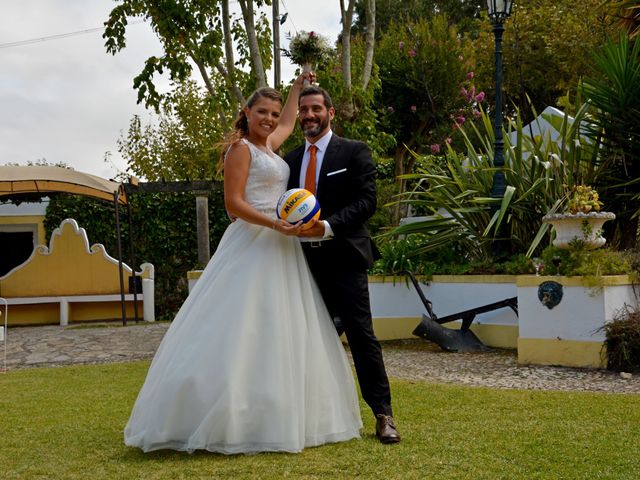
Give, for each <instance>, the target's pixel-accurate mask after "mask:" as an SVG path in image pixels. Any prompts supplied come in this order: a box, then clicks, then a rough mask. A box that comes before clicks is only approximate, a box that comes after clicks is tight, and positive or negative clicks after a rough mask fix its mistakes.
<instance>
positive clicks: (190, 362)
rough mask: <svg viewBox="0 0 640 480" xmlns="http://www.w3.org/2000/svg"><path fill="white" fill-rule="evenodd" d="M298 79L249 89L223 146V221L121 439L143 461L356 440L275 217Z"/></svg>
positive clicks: (331, 360) (301, 275)
mask: <svg viewBox="0 0 640 480" xmlns="http://www.w3.org/2000/svg"><path fill="white" fill-rule="evenodd" d="M308 75H309V74H303V75H301V76H300V77H298V78H297V79H296V81H295V82H294V84H293V86H292V88H291V91H290V93H289V97H288V99H287V102H286V104H285V106H284V107H282V97H281V95H280V94H279V93H278V92H277V91H276V90H274V89H271V88H261V89H258V90H257V91H255V92H254V93H253V94H252V95H251V97H250V98H249V99H248V101H247V105H246V106H245V107H244V108H243V110H242V111H241V112H240V115H239V117H238V119H237V121H236V124H235V127H236V130H235V131H234V132H233V134H232V135H231V136H230V137H229V140H228V142H227V144H226V148H225V149H224V150H225V152H226V153H225V155H224V158H223V162H224V199H225V205H226V208H227V210H228V212H229V214H230V215H231V216H233V217H234V218H236V221H234V222H232V223H231V225H229V227H228V228H227V230H226V232H225V234H224V236H223V237H222V239H221V241H220V244H219V245H218V249H217V250H216V252H215V254H214V255H213V257H212V258H211V261H210V262H209V264H208V265H207V267H206V268H205V270H204V272H203V274H202V276H201V277H200V279H199V280H198V283H197V284H196V286H195V288H194V289H193V291H192V292H191V294H190V295H189V297H188V298H187V299H186V301H185V303H184V304H183V305H182V307H181V308H180V311H179V312H178V314H177V315H176V317H175V319H174V320H173V322H172V324H171V326H170V328H169V330H168V331H167V333H166V335H165V337H164V339H163V341H162V343H161V344H160V347H159V348H158V351H157V352H156V355H155V357H154V359H153V361H152V363H151V366H150V368H149V372H148V373H147V378H146V380H145V382H144V385H143V386H142V389H141V390H140V393H139V395H138V398H137V400H136V402H135V405H134V407H133V411H132V413H131V417H130V418H129V422H128V423H127V426H126V428H125V431H124V438H125V443H126V444H127V445H129V446H133V447H139V448H141V449H142V450H144V451H145V452H147V451H151V450H158V449H173V450H183V451H188V452H192V451H194V450H209V451H211V452H220V453H224V454H236V453H253V452H263V451H286V452H299V451H301V450H302V449H303V448H305V447H311V446H316V445H320V444H323V443H329V442H339V441H344V440H349V439H352V438H358V437H359V430H360V428H361V426H362V421H361V419H360V410H359V404H358V396H357V393H356V388H355V382H354V380H353V374H352V371H351V368H350V366H349V363H348V360H347V357H346V354H345V352H344V349H343V347H342V344H341V343H340V340H339V338H338V335H337V333H336V330H335V328H334V326H333V324H332V322H331V319H330V318H329V314H328V312H327V310H326V307H325V305H324V303H323V301H322V298H321V296H320V293H319V291H318V288H317V286H316V284H315V283H314V280H313V278H312V276H311V273H310V272H309V269H308V267H307V264H306V262H305V257H304V254H303V252H302V249H301V247H300V243H299V241H298V239H297V238H296V236H295V235H297V234H298V233H299V232H300V228H301V226H300V225H290V224H288V223H287V222H285V221H283V220H279V219H276V215H275V205H276V202H277V200H278V198H279V196H280V195H281V194H282V193H283V192H284V191H285V189H286V186H287V179H288V176H289V167H288V166H287V164H286V163H285V162H284V160H282V158H280V157H279V156H278V155H276V154H275V153H274V151H275V150H277V149H278V147H280V145H281V144H282V142H284V140H285V139H286V138H287V137H288V136H289V135H290V134H291V132H292V131H293V128H294V127H295V122H296V111H297V103H298V96H299V94H300V90H301V88H302V82H303V80H304V78H306V77H308Z"/></svg>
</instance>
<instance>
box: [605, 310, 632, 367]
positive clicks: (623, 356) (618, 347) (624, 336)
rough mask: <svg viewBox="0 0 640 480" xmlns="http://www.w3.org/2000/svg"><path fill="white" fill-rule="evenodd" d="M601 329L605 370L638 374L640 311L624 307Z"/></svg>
mask: <svg viewBox="0 0 640 480" xmlns="http://www.w3.org/2000/svg"><path fill="white" fill-rule="evenodd" d="M603 328H604V331H605V334H606V340H605V346H606V349H607V360H608V365H607V368H608V369H609V370H615V371H624V372H640V311H638V310H637V309H633V308H631V307H629V306H625V308H623V309H621V310H620V311H619V312H618V313H617V314H616V316H615V317H614V318H613V320H612V321H611V322H609V323H607V324H606V325H605V326H604V327H603Z"/></svg>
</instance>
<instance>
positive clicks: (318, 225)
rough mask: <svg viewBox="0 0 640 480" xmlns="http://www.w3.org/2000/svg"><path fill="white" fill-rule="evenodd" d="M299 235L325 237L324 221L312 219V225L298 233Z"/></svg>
mask: <svg viewBox="0 0 640 480" xmlns="http://www.w3.org/2000/svg"><path fill="white" fill-rule="evenodd" d="M298 236H299V237H320V238H322V237H324V222H323V221H322V220H312V223H311V226H310V227H309V228H307V229H305V230H303V231H301V232H300V233H299V234H298Z"/></svg>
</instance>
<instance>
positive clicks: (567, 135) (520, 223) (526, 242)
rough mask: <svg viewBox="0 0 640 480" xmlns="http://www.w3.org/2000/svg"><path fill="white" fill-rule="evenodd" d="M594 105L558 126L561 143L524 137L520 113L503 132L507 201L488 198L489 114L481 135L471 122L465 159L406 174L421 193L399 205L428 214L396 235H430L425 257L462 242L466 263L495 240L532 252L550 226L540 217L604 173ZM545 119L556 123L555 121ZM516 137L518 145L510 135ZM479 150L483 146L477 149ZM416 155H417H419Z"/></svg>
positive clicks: (439, 161)
mask: <svg viewBox="0 0 640 480" xmlns="http://www.w3.org/2000/svg"><path fill="white" fill-rule="evenodd" d="M588 110H589V104H588V103H586V104H583V105H581V106H580V108H579V109H578V111H577V112H576V114H575V117H574V118H573V120H572V119H571V118H570V117H569V116H568V115H565V116H564V117H563V118H561V119H560V121H559V123H558V122H556V126H557V130H558V132H559V138H558V139H556V140H554V141H551V139H550V138H547V137H546V136H544V135H543V136H538V137H534V138H531V137H529V136H527V135H526V132H523V128H524V127H523V125H522V121H521V118H520V115H519V114H517V115H516V118H515V119H514V120H513V121H511V122H510V123H509V126H508V129H507V132H505V135H504V137H505V169H504V173H505V177H506V183H507V188H506V191H505V194H504V196H503V197H502V198H494V197H492V196H491V190H492V185H493V174H494V172H495V171H496V169H495V168H494V166H493V141H494V131H493V126H492V123H491V120H490V118H489V116H488V115H487V114H486V112H484V111H483V112H482V117H481V118H482V122H481V123H482V127H481V128H483V130H484V131H483V132H481V130H480V129H479V128H478V127H476V126H475V125H473V124H472V127H471V130H470V131H469V130H467V131H465V130H464V129H461V131H462V134H463V135H464V139H465V145H466V148H467V151H466V154H464V155H463V154H460V153H457V152H455V151H453V149H451V148H449V149H448V151H447V154H446V156H445V157H444V158H439V157H433V156H430V157H425V158H424V159H423V161H422V162H420V163H421V164H422V165H424V167H423V168H422V169H421V171H419V172H417V173H415V174H412V175H407V176H406V177H407V178H408V179H413V180H415V181H417V186H416V188H415V189H414V190H413V191H411V192H407V193H406V194H404V195H402V196H401V197H400V198H399V199H398V200H397V201H399V202H406V203H410V204H413V205H416V206H420V207H421V208H422V209H426V210H427V211H428V212H430V213H431V215H430V216H429V217H428V218H427V219H425V220H421V221H416V222H414V223H407V224H404V225H401V226H399V227H397V228H395V229H394V230H392V231H391V232H390V233H391V234H405V235H406V234H411V233H423V234H427V238H428V241H426V242H424V243H423V244H422V246H421V248H420V249H418V250H417V251H416V252H415V253H416V254H420V253H424V252H427V251H430V250H433V249H436V248H438V247H441V246H443V245H447V244H451V243H452V242H459V243H460V244H462V245H463V246H464V250H465V251H466V252H468V257H469V258H468V259H469V260H482V259H488V258H492V257H493V256H494V254H495V245H496V241H499V242H500V243H499V245H500V246H501V247H502V249H503V253H508V254H515V253H524V252H527V254H528V255H531V254H533V252H534V251H536V249H537V248H538V246H539V245H540V243H541V241H542V239H543V238H544V237H545V235H546V234H547V231H548V228H549V226H548V225H547V224H542V222H541V218H542V217H543V216H544V215H545V214H547V213H554V212H555V211H557V210H558V209H559V208H560V206H561V204H562V201H563V199H564V197H565V194H566V185H574V184H577V183H592V182H591V181H592V180H593V179H594V178H595V177H597V175H598V174H599V169H598V166H597V163H596V162H595V159H596V152H597V150H598V146H597V144H596V143H594V142H592V141H588V140H586V139H585V138H584V136H583V134H584V133H583V130H584V126H583V123H584V121H585V117H586V116H587V114H588ZM548 121H550V122H554V120H553V119H552V118H549V119H548ZM512 131H514V132H515V134H516V135H515V141H514V142H513V143H512V142H510V141H509V133H511V132H512ZM472 138H473V139H474V140H475V144H476V145H479V147H474V142H473V141H472ZM414 155H415V153H414Z"/></svg>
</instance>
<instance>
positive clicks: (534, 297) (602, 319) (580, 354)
mask: <svg viewBox="0 0 640 480" xmlns="http://www.w3.org/2000/svg"><path fill="white" fill-rule="evenodd" d="M543 282H555V283H557V284H559V285H561V292H562V298H561V300H560V302H559V303H558V304H557V305H555V306H552V307H551V308H549V307H548V306H545V305H544V304H543V302H542V301H541V299H540V296H541V295H540V294H539V287H540V285H541V284H542V283H543ZM598 282H599V283H598V285H597V286H593V285H585V284H584V279H583V278H582V277H563V276H533V275H521V276H519V277H518V312H519V337H518V362H519V363H523V364H537V365H561V366H569V367H591V368H593V367H596V368H603V367H606V355H605V349H604V348H603V346H604V340H605V334H604V332H603V331H602V327H603V326H604V325H605V324H606V323H607V322H609V321H611V320H612V319H613V317H614V316H615V314H616V313H617V312H618V311H619V310H620V309H621V308H623V307H624V305H625V304H627V305H632V306H636V298H635V295H634V293H633V286H632V285H631V279H630V278H629V277H628V276H627V275H611V276H604V277H600V278H599V279H598Z"/></svg>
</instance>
